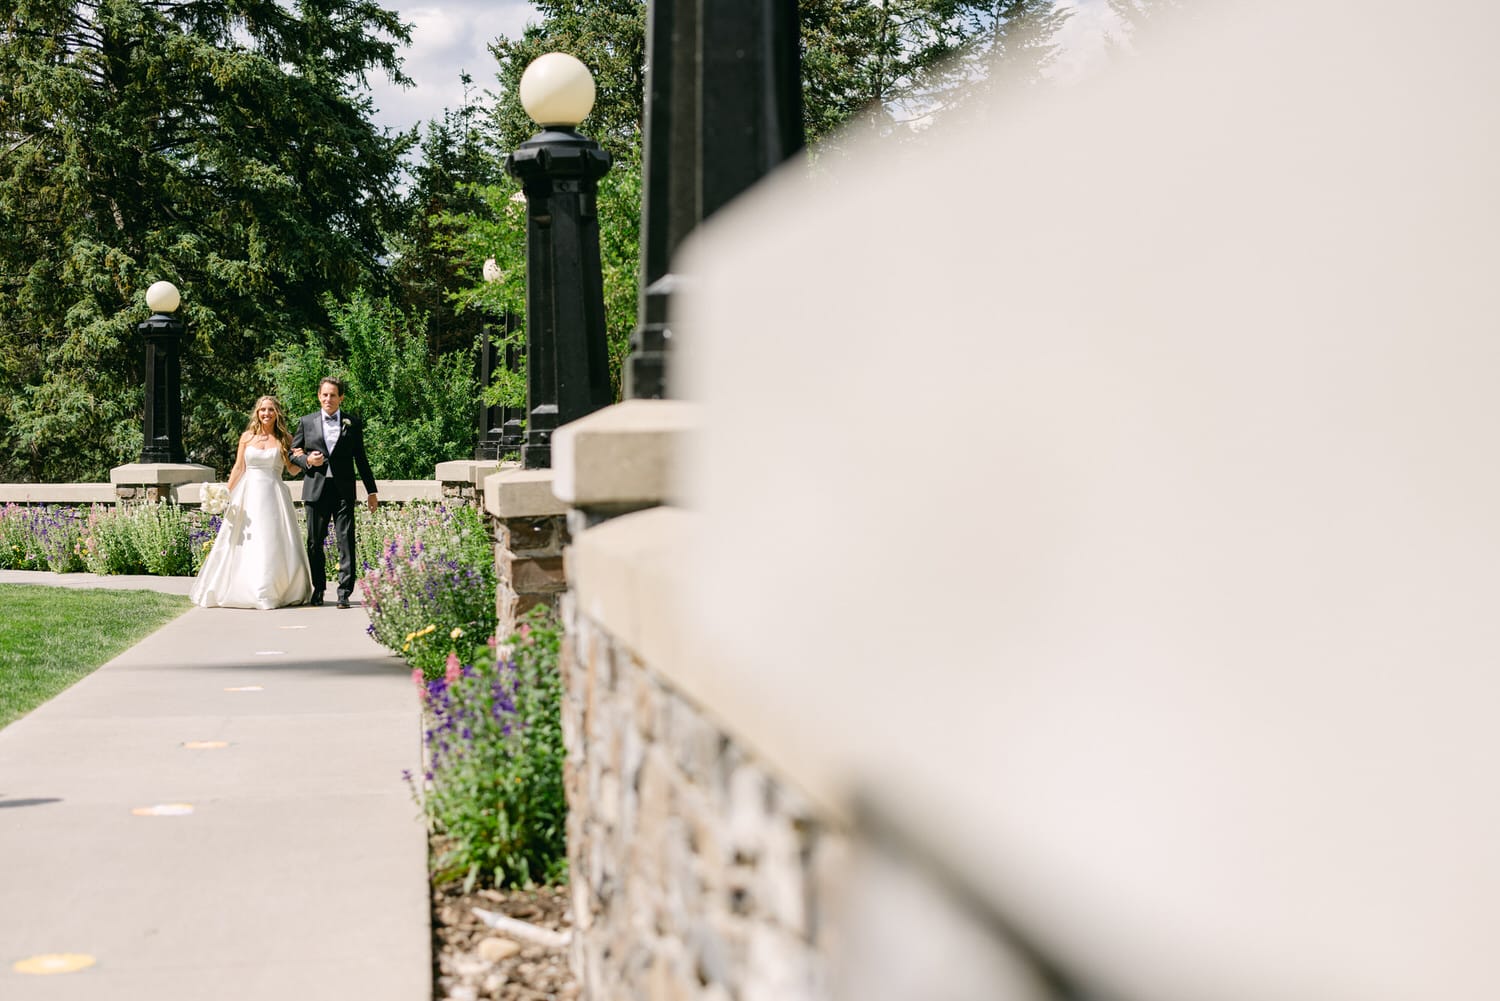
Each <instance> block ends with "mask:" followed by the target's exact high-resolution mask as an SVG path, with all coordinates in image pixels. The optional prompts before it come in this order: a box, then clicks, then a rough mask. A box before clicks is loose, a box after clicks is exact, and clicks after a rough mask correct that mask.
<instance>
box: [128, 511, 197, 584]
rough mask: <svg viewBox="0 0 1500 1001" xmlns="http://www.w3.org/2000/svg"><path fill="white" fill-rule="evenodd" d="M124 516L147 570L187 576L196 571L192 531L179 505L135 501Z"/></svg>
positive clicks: (161, 573) (148, 571)
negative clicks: (194, 568) (194, 567)
mask: <svg viewBox="0 0 1500 1001" xmlns="http://www.w3.org/2000/svg"><path fill="white" fill-rule="evenodd" d="M124 518H125V521H126V524H127V525H128V531H129V532H130V533H131V535H132V538H133V540H134V542H135V549H136V552H137V553H139V554H140V557H141V562H142V563H143V564H144V565H145V570H146V573H149V574H155V575H157V576H160V577H186V576H190V575H191V574H192V572H193V547H192V530H191V528H190V526H189V525H188V519H187V515H186V514H185V513H184V512H183V510H182V508H181V507H179V506H177V505H176V504H135V505H131V506H130V507H127V508H126V509H125V514H124Z"/></svg>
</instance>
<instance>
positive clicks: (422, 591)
mask: <svg viewBox="0 0 1500 1001" xmlns="http://www.w3.org/2000/svg"><path fill="white" fill-rule="evenodd" d="M372 521H373V519H372ZM369 527H370V530H369V531H368V532H367V533H366V535H365V536H360V535H358V533H356V544H357V547H358V548H359V549H360V554H359V556H358V563H359V569H360V574H361V576H360V590H361V592H362V593H363V594H364V598H365V611H366V612H367V613H368V614H369V616H370V635H371V636H373V637H375V639H376V640H378V641H380V642H381V643H383V644H385V645H386V646H388V647H390V648H391V649H392V650H395V651H396V652H398V653H400V654H401V655H402V656H403V657H405V658H406V660H407V663H409V664H411V665H412V666H413V667H416V668H418V669H419V670H420V671H421V672H422V673H423V675H424V676H426V677H428V678H436V677H438V676H439V675H440V674H441V673H442V672H443V670H444V665H445V662H446V658H447V655H448V651H449V648H450V644H451V642H452V640H453V639H454V638H455V637H454V636H453V633H454V630H461V632H462V633H463V634H467V635H470V636H488V635H489V634H490V633H492V632H493V631H494V629H495V621H496V617H495V560H494V550H493V549H492V547H491V545H490V539H489V533H488V532H487V531H486V529H485V527H484V522H483V521H482V520H481V518H480V516H479V512H478V511H476V510H475V509H474V508H472V507H468V506H466V505H454V506H448V505H443V504H436V505H433V504H420V505H419V504H412V505H407V509H406V510H404V511H400V512H399V513H393V514H391V515H388V516H386V518H385V519H384V520H383V521H382V522H381V523H379V524H378V525H377V524H372V525H370V526H369ZM377 529H378V530H377ZM361 539H363V541H360V540H361ZM377 539H378V540H379V541H378V543H377V542H375V540H377Z"/></svg>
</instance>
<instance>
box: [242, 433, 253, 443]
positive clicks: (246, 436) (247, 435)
mask: <svg viewBox="0 0 1500 1001" xmlns="http://www.w3.org/2000/svg"><path fill="white" fill-rule="evenodd" d="M254 437H255V433H254V432H253V431H246V432H245V433H244V434H242V435H240V444H241V445H243V444H245V442H247V441H249V440H250V439H251V438H254Z"/></svg>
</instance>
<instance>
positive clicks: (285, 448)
mask: <svg viewBox="0 0 1500 1001" xmlns="http://www.w3.org/2000/svg"><path fill="white" fill-rule="evenodd" d="M262 403H269V404H270V405H271V406H272V407H273V408H275V410H276V422H275V424H274V425H273V427H272V435H273V437H275V439H276V442H277V444H279V445H280V446H281V457H282V458H286V455H287V453H288V452H290V451H291V449H292V433H291V432H290V431H288V430H287V428H286V414H285V413H284V412H283V411H282V409H281V404H280V402H278V401H277V399H276V397H274V396H262V397H260V398H259V399H257V400H256V401H255V405H254V406H253V407H251V408H250V424H249V425H248V426H247V427H246V428H245V430H246V431H248V432H250V433H251V434H260V417H259V416H258V411H259V410H260V405H261V404H262Z"/></svg>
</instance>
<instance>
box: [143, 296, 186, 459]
mask: <svg viewBox="0 0 1500 1001" xmlns="http://www.w3.org/2000/svg"><path fill="white" fill-rule="evenodd" d="M181 304H182V296H181V295H179V294H178V292H177V286H175V285H173V284H172V283H171V282H157V283H156V284H154V285H152V286H151V287H150V288H148V289H147V290H146V305H147V306H149V307H151V317H150V318H149V319H148V320H146V321H145V322H144V323H140V324H137V325H136V330H138V331H140V334H141V336H142V337H143V338H145V341H146V423H145V442H144V444H143V446H142V448H141V462H143V463H156V462H174V463H177V462H185V461H187V454H186V453H185V452H184V451H183V450H182V363H181V360H180V358H179V352H180V350H181V344H182V336H183V334H184V333H185V332H186V330H187V324H186V323H184V322H183V321H182V319H181V318H179V317H177V316H174V315H173V314H174V313H176V311H177V307H178V306H179V305H181Z"/></svg>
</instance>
